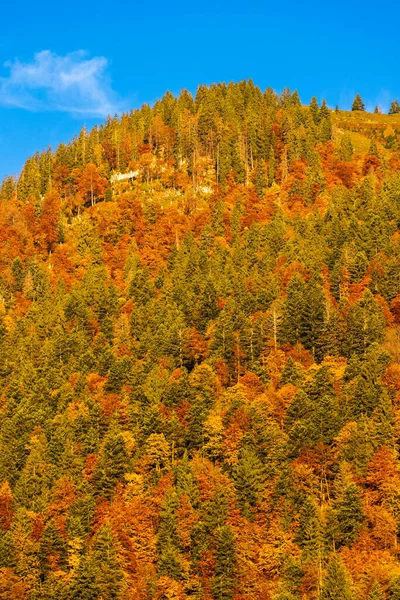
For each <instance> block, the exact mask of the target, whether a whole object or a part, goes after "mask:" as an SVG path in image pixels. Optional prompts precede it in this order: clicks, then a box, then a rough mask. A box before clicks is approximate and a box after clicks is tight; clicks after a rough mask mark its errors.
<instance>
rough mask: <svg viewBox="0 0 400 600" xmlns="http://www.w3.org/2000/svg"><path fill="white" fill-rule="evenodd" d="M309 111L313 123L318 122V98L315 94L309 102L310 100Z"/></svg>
mask: <svg viewBox="0 0 400 600" xmlns="http://www.w3.org/2000/svg"><path fill="white" fill-rule="evenodd" d="M310 113H311V116H312V118H313V121H314V123H316V124H317V123H319V120H320V119H319V106H318V100H317V99H316V97H315V96H313V97H312V98H311V102H310Z"/></svg>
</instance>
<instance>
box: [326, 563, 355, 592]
mask: <svg viewBox="0 0 400 600" xmlns="http://www.w3.org/2000/svg"><path fill="white" fill-rule="evenodd" d="M321 599H322V600H354V596H353V594H352V591H351V585H350V582H349V579H348V577H347V573H346V569H345V566H344V564H343V563H342V561H341V560H340V559H339V558H337V557H336V556H334V557H333V558H332V559H331V561H330V563H329V565H328V570H327V574H326V577H325V579H324V582H323V587H322V594H321Z"/></svg>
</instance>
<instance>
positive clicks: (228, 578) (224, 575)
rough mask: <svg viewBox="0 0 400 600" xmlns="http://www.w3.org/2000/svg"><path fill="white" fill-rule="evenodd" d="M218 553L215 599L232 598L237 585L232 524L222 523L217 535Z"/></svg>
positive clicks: (226, 599)
mask: <svg viewBox="0 0 400 600" xmlns="http://www.w3.org/2000/svg"><path fill="white" fill-rule="evenodd" d="M216 543H217V555H216V564H215V576H214V578H213V582H212V590H213V594H214V598H215V600H232V598H233V593H234V587H235V563H236V559H235V538H234V535H233V531H232V528H231V527H230V525H222V527H220V528H219V529H218V530H217V536H216Z"/></svg>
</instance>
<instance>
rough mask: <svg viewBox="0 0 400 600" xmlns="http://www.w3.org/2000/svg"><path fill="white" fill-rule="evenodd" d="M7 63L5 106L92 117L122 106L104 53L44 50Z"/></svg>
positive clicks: (2, 89) (0, 83)
mask: <svg viewBox="0 0 400 600" xmlns="http://www.w3.org/2000/svg"><path fill="white" fill-rule="evenodd" d="M4 66H5V67H7V68H9V69H10V74H9V76H8V77H0V105H1V106H5V107H14V108H20V109H24V110H29V111H33V112H44V111H61V112H66V113H70V114H72V115H76V116H83V115H84V116H88V117H106V116H107V115H109V114H113V113H115V112H119V111H120V110H122V103H121V101H120V100H119V99H118V97H117V95H116V93H115V92H114V91H113V89H112V87H111V84H110V80H109V77H108V74H107V67H108V61H107V59H106V58H105V57H103V56H96V57H94V58H88V57H87V54H86V53H85V52H84V51H82V50H79V51H77V52H71V53H69V54H66V55H65V56H59V55H57V54H55V53H54V52H51V51H50V50H43V51H42V52H38V53H37V54H35V55H34V58H33V60H32V62H27V63H23V62H20V61H19V60H18V59H15V60H14V61H9V62H7V63H5V65H4Z"/></svg>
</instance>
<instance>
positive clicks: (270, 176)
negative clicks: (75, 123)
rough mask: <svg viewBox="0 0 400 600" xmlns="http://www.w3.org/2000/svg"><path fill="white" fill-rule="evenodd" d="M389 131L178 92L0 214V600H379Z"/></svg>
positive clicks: (383, 119) (391, 545) (26, 181)
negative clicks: (374, 599) (16, 599)
mask: <svg viewBox="0 0 400 600" xmlns="http://www.w3.org/2000/svg"><path fill="white" fill-rule="evenodd" d="M398 128H400V119H399V118H398V116H396V115H393V116H387V115H386V116H384V115H370V114H364V113H361V112H358V111H357V113H352V114H350V113H343V112H339V113H335V112H332V111H329V110H328V108H327V107H326V105H325V104H323V105H322V106H321V107H318V106H317V107H315V105H313V106H310V107H304V106H302V105H301V104H300V101H299V99H298V96H297V94H296V93H294V94H292V93H290V92H289V91H288V90H286V91H285V92H284V93H283V94H282V95H281V96H280V97H278V96H277V95H276V94H275V93H274V92H272V90H266V91H265V92H261V91H260V90H259V89H258V88H257V87H255V86H254V85H253V84H252V82H251V81H250V82H242V83H240V84H230V85H228V86H226V85H224V84H221V85H217V86H211V87H210V88H206V87H201V88H199V90H198V93H197V96H196V98H192V97H191V95H190V94H189V93H188V92H182V93H181V95H180V96H179V97H178V98H174V97H173V96H172V95H171V94H166V96H165V97H164V98H163V99H162V100H161V101H160V102H157V103H156V104H155V106H154V107H153V108H150V107H148V106H144V107H142V108H141V109H140V110H136V111H133V112H132V113H130V114H127V115H123V116H122V117H121V119H117V118H115V119H110V120H109V121H108V122H107V123H106V124H105V125H104V126H102V127H98V128H95V129H93V130H92V131H90V132H87V131H85V130H83V131H82V132H81V133H80V135H79V137H77V138H76V139H74V140H73V141H72V142H71V143H70V144H68V145H61V146H60V147H59V148H57V149H56V150H55V152H51V151H50V150H49V151H46V152H43V153H41V154H37V155H36V156H34V157H32V158H30V159H29V160H28V161H27V163H26V165H25V167H24V169H23V172H22V174H21V177H20V179H19V181H18V182H15V181H13V180H12V179H7V180H5V181H4V182H3V184H2V187H1V191H0V232H1V238H0V239H1V240H2V242H1V244H0V317H1V318H0V483H1V487H0V569H1V571H0V596H1V597H3V598H10V599H11V598H19V599H35V600H36V599H39V598H40V599H42V598H44V599H53V598H59V599H60V600H62V599H65V600H67V599H68V600H78V599H82V598H87V599H98V600H100V598H101V599H102V600H111V599H122V598H124V599H132V600H133V599H135V600H137V599H150V598H154V599H158V600H161V599H167V598H170V599H183V598H199V599H200V598H201V599H207V600H211V599H215V600H229V599H234V600H241V599H244V598H257V599H261V600H269V599H274V600H293V599H302V600H305V599H310V600H311V599H315V598H318V599H319V598H337V599H339V598H340V599H341V600H343V599H347V598H348V599H351V598H352V599H354V600H358V599H361V600H364V599H365V600H367V599H368V600H371V599H372V598H389V597H390V598H393V599H396V598H400V562H399V556H398V531H399V518H400V471H399V466H400V463H399V457H398V437H399V424H400V401H399V399H400V395H399V392H400V364H399V363H400V260H399V259H400V236H399V232H398V227H399V223H400V175H399V167H400V153H399V149H400V145H399V137H398V136H399V134H398V131H399V129H398Z"/></svg>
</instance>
